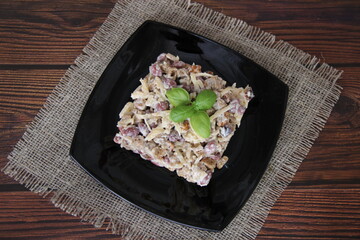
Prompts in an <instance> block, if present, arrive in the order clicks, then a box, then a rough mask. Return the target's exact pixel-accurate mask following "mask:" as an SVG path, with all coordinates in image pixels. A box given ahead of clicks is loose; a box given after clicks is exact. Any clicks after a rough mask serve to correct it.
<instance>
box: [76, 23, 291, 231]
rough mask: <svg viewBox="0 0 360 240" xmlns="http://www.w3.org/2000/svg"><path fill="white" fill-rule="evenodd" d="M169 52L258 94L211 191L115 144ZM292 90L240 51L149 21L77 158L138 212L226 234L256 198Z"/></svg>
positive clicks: (96, 94) (102, 94)
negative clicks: (123, 118)
mask: <svg viewBox="0 0 360 240" xmlns="http://www.w3.org/2000/svg"><path fill="white" fill-rule="evenodd" d="M163 52H169V53H172V54H174V55H178V56H179V57H180V59H181V60H183V61H184V62H187V63H193V62H194V63H196V64H199V65H201V66H202V69H203V71H208V70H209V71H213V72H214V73H216V74H218V75H219V76H221V77H222V78H223V79H224V80H226V81H227V82H228V83H229V85H231V84H233V83H235V82H236V83H237V86H238V87H240V86H246V85H247V84H249V85H250V86H251V87H252V88H253V90H254V94H255V98H254V99H253V100H252V101H251V102H250V105H249V108H248V109H247V110H246V113H245V115H244V117H243V120H242V123H241V126H240V128H239V129H238V130H236V133H235V135H234V136H233V137H232V139H231V141H230V143H229V145H228V148H227V149H226V152H225V155H226V156H228V157H229V161H228V163H227V164H226V165H225V167H224V168H222V169H221V170H215V173H214V175H213V177H212V180H211V181H210V183H209V185H208V186H206V187H199V186H197V185H196V184H193V183H188V182H187V181H186V180H184V179H183V178H180V177H177V175H176V174H175V173H173V172H170V171H168V170H167V169H165V168H160V167H157V166H155V165H153V164H151V163H150V162H149V161H145V160H143V159H141V158H140V156H139V155H137V154H135V153H133V152H131V151H127V150H125V149H122V148H120V147H119V145H117V144H115V143H114V142H113V137H114V135H115V133H116V132H117V130H118V129H117V127H116V124H117V121H118V120H119V112H120V111H121V109H122V108H123V106H124V105H125V103H126V102H128V101H130V100H131V99H130V94H131V93H132V92H133V91H134V89H135V88H136V87H137V86H138V85H139V84H140V82H139V79H140V78H141V77H144V76H145V75H146V74H147V73H148V71H149V70H148V69H149V66H150V65H151V63H153V62H154V61H155V60H156V57H157V56H158V55H159V54H160V53H163ZM287 93H288V88H287V86H286V85H285V84H284V83H282V82H281V81H280V80H279V79H277V78H276V77H275V76H274V75H272V74H271V73H269V72H268V71H266V70H265V69H263V68H262V67H260V66H259V65H257V64H256V63H254V62H252V61H251V60H249V59H247V58H246V57H244V56H242V55H240V54H239V53H237V52H235V51H233V50H231V49H229V48H227V47H225V46H223V45H220V44H218V43H216V42H213V41H211V40H209V39H206V38H204V37H202V36H199V35H196V34H193V33H191V32H188V31H185V30H182V29H178V28H175V27H172V26H168V25H164V24H161V23H157V22H152V21H146V22H145V23H144V24H143V25H141V26H140V28H139V29H137V30H136V32H135V33H134V34H133V35H132V36H131V37H130V38H129V39H128V41H127V42H126V43H125V44H124V46H123V47H122V48H121V49H120V50H119V52H118V53H117V54H116V55H115V57H114V58H113V59H112V61H111V62H110V64H109V65H108V66H107V68H106V70H105V71H104V73H103V74H102V76H101V78H100V79H99V81H98V83H97V85H96V87H95V88H94V90H93V92H92V94H91V96H90V98H89V100H88V102H87V104H86V106H85V109H84V111H83V113H82V116H81V118H80V121H79V123H78V126H77V129H76V132H75V136H74V139H73V142H72V146H71V150H70V155H71V156H72V157H73V158H74V159H75V160H76V161H77V162H78V163H79V164H80V165H81V166H82V167H83V168H84V169H85V170H86V171H87V172H88V173H89V174H90V175H91V176H93V177H94V178H95V179H97V180H98V181H99V182H101V183H102V184H104V185H105V186H106V187H108V188H109V189H110V190H112V191H113V192H114V193H116V194H118V195H119V196H120V197H122V198H123V199H125V200H127V201H129V202H130V203H133V204H135V205H136V206H138V207H140V208H142V209H144V210H146V211H149V212H151V213H154V214H156V215H158V216H161V217H163V218H166V219H169V220H172V221H175V222H178V223H181V224H185V225H188V226H192V227H197V228H201V229H206V230H213V231H218V230H222V229H223V228H225V227H226V226H227V224H229V222H230V221H231V220H232V219H233V218H234V217H235V215H236V214H237V213H238V212H239V210H240V208H241V207H242V206H243V205H244V203H245V201H246V200H247V199H248V198H249V196H250V195H251V193H252V192H253V190H254V188H255V187H256V185H257V183H258V182H259V180H260V178H261V177H262V175H263V173H264V171H265V169H266V166H267V164H268V162H269V160H270V158H271V155H272V152H273V150H274V148H275V145H276V142H277V139H278V136H279V133H280V130H281V126H282V122H283V118H284V112H285V107H286V103H287Z"/></svg>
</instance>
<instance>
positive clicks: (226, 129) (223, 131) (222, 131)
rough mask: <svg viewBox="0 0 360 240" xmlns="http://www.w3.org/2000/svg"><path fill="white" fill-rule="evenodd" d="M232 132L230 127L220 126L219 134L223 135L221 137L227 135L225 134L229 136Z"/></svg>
mask: <svg viewBox="0 0 360 240" xmlns="http://www.w3.org/2000/svg"><path fill="white" fill-rule="evenodd" d="M231 133H232V129H231V128H229V127H226V126H225V127H221V128H220V134H221V136H223V137H227V136H229V135H230V134H231Z"/></svg>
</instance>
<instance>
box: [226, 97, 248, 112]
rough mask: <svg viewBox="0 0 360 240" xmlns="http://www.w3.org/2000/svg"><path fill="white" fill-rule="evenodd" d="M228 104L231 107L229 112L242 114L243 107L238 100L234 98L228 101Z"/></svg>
mask: <svg viewBox="0 0 360 240" xmlns="http://www.w3.org/2000/svg"><path fill="white" fill-rule="evenodd" d="M230 106H231V109H230V110H229V112H231V113H237V114H240V115H241V114H244V112H245V110H246V109H245V108H244V107H243V106H241V104H240V103H239V100H237V99H234V100H232V101H231V102H230Z"/></svg>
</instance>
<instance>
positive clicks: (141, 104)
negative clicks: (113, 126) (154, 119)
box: [134, 98, 146, 110]
mask: <svg viewBox="0 0 360 240" xmlns="http://www.w3.org/2000/svg"><path fill="white" fill-rule="evenodd" d="M134 106H135V107H136V108H137V109H139V110H145V108H146V105H145V101H144V99H141V98H138V99H136V100H135V101H134Z"/></svg>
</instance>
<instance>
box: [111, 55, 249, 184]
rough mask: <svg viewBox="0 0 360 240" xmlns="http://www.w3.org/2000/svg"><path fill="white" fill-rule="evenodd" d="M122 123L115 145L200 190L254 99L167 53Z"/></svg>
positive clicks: (152, 69) (222, 161)
mask: <svg viewBox="0 0 360 240" xmlns="http://www.w3.org/2000/svg"><path fill="white" fill-rule="evenodd" d="M140 83H141V84H140V85H139V87H137V88H136V89H135V91H134V92H133V93H132V94H131V98H132V101H130V102H128V103H126V104H125V106H124V108H123V109H122V111H121V112H120V114H119V117H120V120H119V121H118V123H117V127H118V129H119V132H118V133H117V134H116V135H115V137H114V142H115V143H117V144H120V146H121V147H123V148H125V149H128V150H132V151H133V152H134V153H137V154H140V156H141V157H142V158H143V159H145V160H148V161H151V162H152V163H153V164H155V165H157V166H159V167H165V168H167V169H168V170H170V171H176V173H177V175H178V176H180V177H183V178H185V179H186V180H187V181H189V182H192V183H196V184H198V185H199V186H206V185H208V183H209V181H210V179H211V177H212V174H213V172H214V171H215V168H218V169H221V168H222V167H223V166H224V165H225V164H226V162H227V161H228V157H227V156H224V155H223V153H224V151H225V149H226V147H227V145H228V143H229V141H230V139H231V137H232V136H233V135H234V132H235V130H236V128H237V127H238V126H239V125H240V122H241V118H242V116H243V114H244V112H245V110H246V108H247V107H248V103H249V101H250V100H251V99H252V98H253V97H254V94H253V92H252V89H251V87H249V86H247V87H245V88H237V87H236V85H235V84H233V85H232V86H226V81H224V80H223V79H222V78H220V77H219V76H217V75H215V74H214V73H212V72H210V71H207V72H202V70H201V66H200V65H196V64H187V63H185V62H183V61H181V60H180V59H179V57H176V56H174V55H172V54H169V53H162V54H160V55H159V56H158V57H157V60H156V62H155V63H153V64H152V65H151V66H150V67H149V74H147V75H146V76H145V77H144V78H142V79H140Z"/></svg>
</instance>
